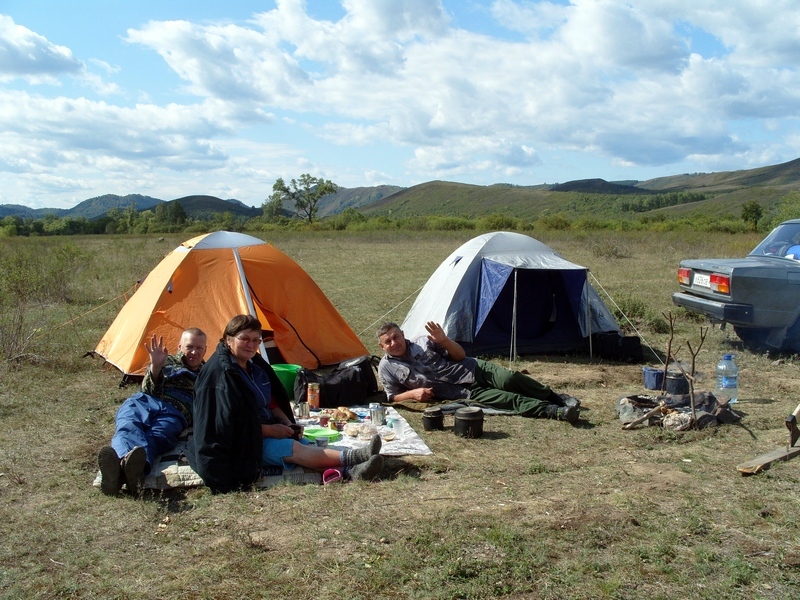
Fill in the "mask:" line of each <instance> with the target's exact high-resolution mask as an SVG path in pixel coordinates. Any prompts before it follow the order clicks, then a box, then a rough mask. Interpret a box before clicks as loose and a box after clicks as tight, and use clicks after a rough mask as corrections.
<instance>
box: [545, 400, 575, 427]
mask: <svg viewBox="0 0 800 600" xmlns="http://www.w3.org/2000/svg"><path fill="white" fill-rule="evenodd" d="M544 416H545V417H547V418H548V419H556V420H558V421H566V422H567V423H569V424H570V425H575V424H576V423H577V422H578V417H579V416H580V409H579V408H578V407H577V406H558V405H556V404H551V405H550V406H548V407H547V409H545V412H544Z"/></svg>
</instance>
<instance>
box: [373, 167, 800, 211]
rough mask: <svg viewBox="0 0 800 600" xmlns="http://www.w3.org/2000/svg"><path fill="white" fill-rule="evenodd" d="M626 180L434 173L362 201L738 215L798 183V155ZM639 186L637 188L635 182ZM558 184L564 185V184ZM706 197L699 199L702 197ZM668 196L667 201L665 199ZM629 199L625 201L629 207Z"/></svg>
mask: <svg viewBox="0 0 800 600" xmlns="http://www.w3.org/2000/svg"><path fill="white" fill-rule="evenodd" d="M625 183H635V187H634V188H633V191H631V190H629V189H628V186H627V185H621V184H614V183H609V182H605V181H603V180H597V179H595V180H581V181H576V182H567V183H564V184H558V185H557V186H531V187H522V186H512V185H505V184H498V185H491V186H477V185H467V184H463V183H454V182H446V181H431V182H428V183H423V184H420V185H416V186H414V187H410V188H407V189H405V190H402V191H400V192H398V193H396V194H393V195H392V196H389V197H386V198H384V199H383V200H380V201H378V202H375V203H373V204H370V205H369V206H366V207H364V208H363V209H362V211H361V212H363V213H364V214H366V215H370V216H378V215H387V216H392V217H395V218H409V217H416V216H426V215H443V216H453V217H468V218H473V217H478V216H484V215H489V214H503V215H507V216H511V217H517V218H524V219H536V218H538V217H541V216H543V215H552V214H557V213H561V214H564V215H566V216H568V217H571V218H581V217H584V218H594V219H605V218H620V217H624V216H626V215H627V216H629V217H631V216H636V215H639V214H641V213H642V212H653V213H663V214H666V215H672V216H676V217H678V216H684V215H688V214H693V213H696V212H700V213H702V214H705V215H708V216H712V217H724V216H733V217H737V218H738V217H739V215H740V214H741V210H742V206H743V205H744V204H745V203H746V202H748V201H750V200H755V201H757V202H758V203H759V204H761V206H762V208H763V209H764V212H765V213H769V212H770V210H772V209H774V208H775V207H776V206H777V205H778V204H779V203H780V201H781V199H782V198H784V197H785V196H786V195H787V194H789V193H790V192H793V191H800V159H797V160H794V161H791V162H788V163H783V164H779V165H774V166H771V167H762V168H759V169H750V170H745V171H727V172H720V173H707V174H705V173H704V174H694V175H689V174H685V175H675V176H670V177H661V178H658V179H651V180H648V181H644V182H625ZM637 188H640V192H641V193H640V194H637V193H636V189H637ZM559 190H560V191H559ZM675 196H679V197H680V198H679V199H682V201H681V203H678V204H674V205H671V206H662V207H656V208H652V209H649V210H637V211H632V210H630V208H629V207H630V206H631V205H633V204H636V203H637V202H638V203H640V204H641V205H643V206H647V205H648V203H650V204H651V205H652V204H655V205H657V200H658V198H659V197H662V198H666V200H667V201H669V200H670V199H674V197H675ZM698 196H699V197H700V198H702V199H699V200H698V199H697V197H698ZM667 203H668V202H667ZM626 207H628V208H626Z"/></svg>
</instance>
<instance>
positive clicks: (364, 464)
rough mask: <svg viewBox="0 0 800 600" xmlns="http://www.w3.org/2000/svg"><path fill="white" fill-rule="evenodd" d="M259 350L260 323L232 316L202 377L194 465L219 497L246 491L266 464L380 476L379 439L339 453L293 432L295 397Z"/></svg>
mask: <svg viewBox="0 0 800 600" xmlns="http://www.w3.org/2000/svg"><path fill="white" fill-rule="evenodd" d="M260 344H261V322H260V321H259V320H258V319H257V318H255V317H253V316H251V315H238V316H236V317H234V318H233V319H231V320H230V322H229V323H228V325H227V326H226V327H225V332H224V333H223V336H222V339H221V340H220V342H219V344H218V345H217V349H216V351H215V352H214V354H213V355H212V357H211V358H210V359H209V360H208V362H206V364H205V365H204V366H203V368H202V369H201V371H200V375H198V377H197V381H196V382H195V385H194V393H195V398H194V404H193V413H194V414H193V418H194V433H193V436H192V449H191V451H190V452H189V462H190V464H191V465H192V468H193V469H194V470H195V471H196V472H197V473H198V474H199V475H200V477H202V478H203V482H204V483H205V484H206V485H207V486H208V487H209V488H211V490H212V491H213V492H214V493H218V492H223V493H224V492H230V491H233V490H237V489H242V488H247V487H250V486H251V485H252V484H254V483H255V481H256V480H257V479H258V477H259V475H260V473H261V466H262V465H277V466H282V467H284V468H287V469H291V468H293V466H294V465H301V466H304V467H309V468H311V469H315V470H319V471H323V470H325V469H328V468H343V470H344V471H345V475H349V476H350V477H351V478H353V479H373V478H374V477H376V476H377V475H378V474H379V473H380V472H381V469H382V468H383V457H382V456H381V455H380V454H379V452H380V448H381V439H380V436H377V435H376V436H374V437H373V438H372V440H370V443H369V445H368V446H366V447H364V448H359V449H357V450H350V449H347V450H343V451H341V452H340V451H338V450H333V449H328V448H318V447H316V446H312V445H309V444H308V442H306V441H305V440H303V439H302V436H300V435H298V431H296V430H295V429H293V428H292V427H291V426H292V424H293V423H294V414H293V413H292V409H291V406H290V404H289V397H288V395H287V393H286V390H285V389H284V388H283V385H282V384H281V383H280V380H279V379H278V378H277V376H276V375H275V373H274V371H273V370H272V367H270V366H269V364H268V363H267V361H265V360H264V358H263V357H262V356H261V354H259V352H258V348H259V345H260ZM293 438H295V439H293ZM296 438H299V439H300V441H297V439H296Z"/></svg>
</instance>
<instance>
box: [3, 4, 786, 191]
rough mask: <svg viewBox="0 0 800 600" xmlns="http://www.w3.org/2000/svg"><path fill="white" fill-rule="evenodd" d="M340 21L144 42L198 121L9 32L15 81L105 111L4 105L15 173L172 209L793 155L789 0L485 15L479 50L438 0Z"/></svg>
mask: <svg viewBox="0 0 800 600" xmlns="http://www.w3.org/2000/svg"><path fill="white" fill-rule="evenodd" d="M449 5H450V6H453V7H455V6H458V7H459V8H460V7H461V5H458V4H453V3H450V4H449ZM342 9H343V11H344V16H343V17H342V18H340V19H337V20H324V19H321V18H315V17H313V16H312V14H313V13H312V12H311V11H310V9H309V6H308V5H307V4H306V2H304V1H302V0H278V1H277V2H276V7H275V8H274V9H272V10H268V11H265V12H260V13H255V14H253V15H252V16H251V18H250V19H249V20H247V21H239V22H224V23H223V22H213V21H208V20H200V19H198V20H196V21H192V20H188V19H184V20H171V21H159V20H150V21H149V22H146V23H145V24H144V25H141V26H135V24H133V23H131V27H130V28H129V29H127V36H126V38H125V41H127V42H128V43H129V44H128V46H126V48H128V49H132V51H133V52H147V51H148V50H152V51H153V52H155V53H157V54H158V56H160V57H161V58H162V59H163V60H164V61H165V63H166V64H167V65H168V67H169V68H170V69H171V70H172V73H174V75H175V78H176V81H179V82H180V83H181V84H182V86H183V89H182V90H181V91H182V92H183V94H184V96H183V97H182V103H178V102H176V101H173V102H165V101H164V100H163V98H164V97H165V96H166V94H165V93H163V91H162V90H159V89H156V88H155V87H150V88H148V87H146V86H143V87H141V88H140V89H128V88H125V87H123V85H122V84H121V82H123V81H125V79H124V77H125V74H126V73H125V68H124V67H122V66H117V64H118V63H117V61H116V60H114V61H108V60H105V57H104V56H97V57H91V58H88V59H87V63H88V64H90V65H91V66H92V68H93V69H94V70H95V71H96V73H91V72H89V71H88V70H87V68H86V66H85V63H84V62H82V61H81V60H78V59H77V58H75V57H74V56H73V54H72V51H71V50H70V49H69V48H66V47H64V46H58V45H55V44H52V43H51V42H49V41H48V40H47V39H46V38H44V37H42V36H41V35H39V34H37V33H34V32H33V31H31V30H29V29H27V28H25V27H22V26H20V25H16V24H15V23H14V21H13V20H12V19H11V18H10V17H3V16H0V81H6V82H9V81H13V82H15V83H16V82H19V81H22V82H25V83H27V84H29V85H31V84H39V83H42V82H48V83H57V82H59V81H61V80H62V78H63V77H65V76H66V77H70V78H72V79H74V80H75V81H76V82H78V83H79V84H81V85H84V86H88V87H89V88H90V89H92V90H94V91H96V92H97V93H99V94H102V95H103V97H104V98H107V100H106V102H99V101H96V100H91V99H89V98H82V97H72V96H70V95H69V93H67V92H63V96H61V97H47V96H45V95H44V94H45V92H40V93H39V94H38V95H37V94H36V93H33V92H32V91H30V90H27V91H25V90H24V87H23V88H22V90H23V91H20V90H15V89H11V88H7V89H6V88H0V131H2V132H3V134H2V137H0V139H2V141H3V142H5V143H4V144H3V146H2V147H0V173H3V172H6V173H19V172H28V173H40V174H45V175H48V176H49V177H51V178H53V181H57V182H58V184H59V185H62V186H63V188H64V189H68V188H69V187H70V186H74V188H75V189H80V188H81V186H82V185H84V184H85V183H86V182H87V181H89V180H90V179H91V177H98V178H100V180H101V181H104V180H107V179H108V178H107V176H106V178H105V179H103V175H102V173H101V171H107V172H110V173H113V174H114V176H115V177H118V178H119V179H118V180H123V179H124V180H125V181H130V182H131V183H132V184H133V183H135V184H139V185H147V186H154V188H155V186H157V185H158V183H157V182H158V181H159V180H160V181H162V182H164V183H163V185H164V186H165V188H166V189H170V190H172V189H177V188H179V187H180V183H172V182H173V181H177V182H180V180H181V178H186V179H187V180H189V181H192V182H193V183H195V184H199V182H201V181H202V182H208V183H207V185H208V186H209V188H210V189H218V190H227V191H226V193H227V194H232V193H234V192H236V193H239V192H242V193H244V190H246V189H248V187H247V185H248V184H247V183H246V182H245V181H244V180H246V179H247V178H248V177H252V178H253V179H254V180H255V181H256V182H257V185H258V186H262V185H263V184H264V183H265V181H264V180H267V181H268V180H269V178H273V180H274V178H275V177H276V176H290V177H291V176H296V175H297V174H298V172H300V171H303V170H314V172H315V174H318V175H322V174H323V173H324V174H325V175H324V176H326V177H327V178H331V179H334V180H336V179H337V178H338V177H347V178H351V179H352V180H356V179H357V178H361V179H363V180H365V181H376V180H381V181H394V182H400V183H402V182H403V181H405V180H407V179H410V180H416V181H420V180H424V178H426V177H435V178H462V179H464V180H467V181H470V182H483V183H491V182H493V181H495V180H501V181H502V180H507V178H517V179H518V180H519V181H521V182H525V183H536V181H530V180H527V181H526V180H525V178H526V177H527V178H530V177H532V175H531V174H532V173H534V172H538V169H540V168H541V169H545V168H546V167H547V166H548V160H551V159H549V158H548V157H550V156H552V155H554V154H555V153H560V154H563V153H565V152H569V153H572V154H571V157H570V159H569V160H561V161H560V163H563V164H566V163H569V162H570V161H572V163H579V162H580V161H581V157H587V159H588V158H589V157H591V158H592V160H595V159H597V158H598V157H601V158H602V159H603V160H605V161H607V164H609V165H616V166H625V167H626V168H628V169H634V168H635V167H637V166H638V167H644V166H653V167H656V166H664V165H671V164H675V165H677V164H684V163H687V162H691V163H696V164H699V165H704V164H716V165H721V164H723V163H724V162H725V157H728V160H729V161H730V162H731V164H741V163H743V164H749V163H751V162H754V161H757V160H758V159H759V158H760V157H766V156H771V157H773V158H775V159H778V160H780V158H781V157H783V159H785V160H788V159H790V158H794V156H793V154H794V155H796V153H797V148H798V143H797V139H798V136H800V134H798V133H796V131H797V117H796V106H797V105H798V101H800V97H799V96H800V81H798V77H797V75H798V71H797V66H796V65H797V64H798V59H800V41H799V40H800V36H798V35H797V33H798V31H800V9H798V8H797V7H796V6H795V4H794V3H793V2H792V1H790V0H775V2H774V3H772V4H771V5H770V8H769V10H765V9H764V6H763V2H760V1H759V0H725V1H723V0H708V1H707V2H696V1H695V0H691V1H690V0H651V1H647V2H645V1H643V0H572V1H571V2H570V3H568V4H567V3H563V2H555V1H553V2H536V1H532V0H518V1H514V0H496V1H494V2H492V3H491V5H490V6H488V7H486V6H482V7H481V10H483V11H484V14H486V15H490V16H491V17H490V18H491V19H493V22H492V23H490V24H488V25H491V27H489V26H487V27H482V28H480V32H479V31H477V30H476V31H472V30H470V27H469V24H467V23H466V22H464V21H462V22H461V23H462V25H461V26H460V27H457V26H456V25H454V23H457V22H459V21H458V20H457V19H452V18H451V14H450V13H448V10H447V9H446V8H445V7H444V6H443V4H442V3H441V2H437V1H431V0H404V1H399V0H343V1H342ZM453 10H455V9H453ZM490 31H491V33H489V32H490ZM692 36H703V38H704V39H703V43H701V41H699V39H692ZM704 43H705V44H708V45H709V46H708V47H704V45H703V44H704ZM712 47H713V48H712ZM709 48H711V49H709ZM112 65H113V66H112ZM106 77H111V78H113V80H106V79H105V78H106ZM171 87H175V86H174V84H171ZM38 89H39V88H37V91H38ZM116 97H122V98H123V99H125V98H128V97H131V98H140V99H143V100H141V101H140V103H139V104H134V105H132V106H124V105H123V104H121V103H114V102H112V101H111V100H108V98H116ZM156 102H158V104H157V103H156ZM256 132H257V133H256ZM299 138H302V140H303V142H300V141H299ZM244 139H246V140H247V141H246V142H244V141H243V140H244ZM309 139H311V140H312V141H311V142H308V141H307V140H309ZM301 144H302V145H301ZM332 147H333V148H336V150H335V151H330V148H332ZM371 147H384V148H390V149H391V152H385V153H383V154H385V155H387V156H389V155H390V156H391V158H392V160H393V161H394V164H389V163H388V162H386V163H381V164H370V163H369V161H367V163H365V164H358V165H354V164H349V163H348V162H347V159H346V157H345V151H346V150H351V149H353V148H361V149H364V148H371ZM244 148H247V150H246V151H245V150H243V149H244ZM368 154H369V152H367V151H366V150H364V151H362V154H361V156H362V157H363V156H367V155H368ZM587 162H591V161H588V160H587ZM549 164H552V163H549ZM593 164H594V163H593ZM73 172H74V173H75V176H74V177H71V176H70V175H67V173H73ZM543 172H545V171H544V170H543ZM629 172H631V173H632V172H633V171H629ZM211 174H217V176H218V178H217V179H216V180H215V179H213V177H212V175H211ZM583 176H585V174H583V173H581V174H580V175H578V176H577V178H583ZM593 176H604V174H603V173H596V174H594V175H593ZM59 177H61V178H63V181H61V180H59V179H58V178H59ZM239 178H241V180H240V179H239ZM545 178H546V179H550V180H554V179H558V180H562V181H564V180H566V179H565V178H564V177H563V176H558V175H557V176H549V175H545V176H544V177H542V179H545ZM42 181H44V179H43V180H42ZM0 184H2V180H0ZM354 184H355V185H357V184H358V183H354ZM30 185H31V186H34V185H35V183H34V181H33V180H31V182H30ZM50 185H52V184H50ZM351 185H353V184H351ZM260 189H261V188H260V187H259V188H257V190H258V191H255V192H252V193H254V194H258V195H259V199H263V198H261V196H263V194H262V193H261V191H260ZM134 191H135V190H134Z"/></svg>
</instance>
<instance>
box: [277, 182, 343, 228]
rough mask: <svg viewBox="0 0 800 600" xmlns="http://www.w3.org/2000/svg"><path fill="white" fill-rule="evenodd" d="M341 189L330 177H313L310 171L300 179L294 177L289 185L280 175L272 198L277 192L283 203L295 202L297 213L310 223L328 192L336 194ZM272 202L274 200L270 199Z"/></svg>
mask: <svg viewBox="0 0 800 600" xmlns="http://www.w3.org/2000/svg"><path fill="white" fill-rule="evenodd" d="M338 189H339V186H337V185H336V184H335V183H333V182H332V181H331V180H330V179H322V178H320V177H312V176H311V175H309V174H308V173H304V174H303V175H301V176H300V180H299V181H297V180H295V179H292V180H291V181H290V182H289V185H288V186H287V185H286V184H285V183H284V181H283V178H281V177H279V178H278V180H277V181H276V182H275V185H273V186H272V191H273V194H272V198H273V199H274V198H275V196H276V194H278V195H279V197H280V199H281V204H283V203H284V202H286V201H289V202H291V203H292V204H294V209H295V211H296V212H297V215H298V216H299V217H301V218H303V219H308V222H309V223H312V222H313V221H314V217H316V215H317V210H319V201H320V200H321V199H322V198H323V197H324V196H327V195H328V194H335V193H336V191H337V190H338ZM270 202H272V200H270Z"/></svg>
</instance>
